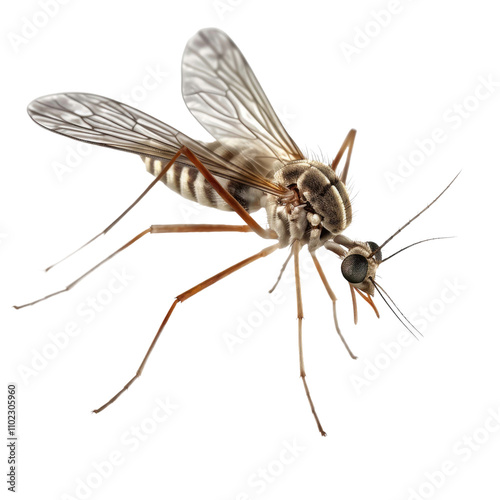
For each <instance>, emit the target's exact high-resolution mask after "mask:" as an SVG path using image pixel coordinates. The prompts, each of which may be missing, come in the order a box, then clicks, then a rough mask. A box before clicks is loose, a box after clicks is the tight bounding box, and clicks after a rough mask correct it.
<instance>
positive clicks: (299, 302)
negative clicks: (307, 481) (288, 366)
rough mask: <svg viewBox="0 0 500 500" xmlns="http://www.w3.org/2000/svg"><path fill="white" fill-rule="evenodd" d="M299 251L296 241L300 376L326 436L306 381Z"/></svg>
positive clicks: (318, 422) (319, 426) (294, 253)
mask: <svg viewBox="0 0 500 500" xmlns="http://www.w3.org/2000/svg"><path fill="white" fill-rule="evenodd" d="M299 251H300V243H299V242H298V241H294V242H293V244H292V252H293V257H294V264H295V266H294V269H295V291H296V294H297V319H298V323H299V362H300V378H301V379H302V383H303V384H304V389H305V391H306V396H307V400H308V401H309V406H310V407H311V411H312V414H313V416H314V420H315V421H316V425H317V426H318V430H319V432H320V433H321V435H322V436H326V432H325V431H324V429H323V427H322V426H321V422H320V421H319V417H318V414H317V413H316V409H315V408H314V403H313V401H312V398H311V393H310V392H309V387H308V386H307V382H306V370H305V368H304V352H303V348H302V320H303V319H304V311H303V308H302V291H301V288H300V270H299Z"/></svg>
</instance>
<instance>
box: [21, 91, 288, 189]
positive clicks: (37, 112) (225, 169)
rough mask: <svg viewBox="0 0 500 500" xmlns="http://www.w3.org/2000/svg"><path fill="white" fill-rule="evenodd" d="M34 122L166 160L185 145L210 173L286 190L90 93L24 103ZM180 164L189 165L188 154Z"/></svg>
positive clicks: (133, 111)
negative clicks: (27, 104) (26, 104)
mask: <svg viewBox="0 0 500 500" xmlns="http://www.w3.org/2000/svg"><path fill="white" fill-rule="evenodd" d="M28 113H29V115H30V116H31V118H33V120H34V121H35V122H36V123H38V124H39V125H41V126H42V127H45V128H47V129H49V130H52V131H53V132H57V133H58V134H62V135H65V136H67V137H71V138H73V139H78V140H80V141H85V142H90V143H92V144H98V145H100V146H106V147H109V148H113V149H119V150H122V151H129V152H131V153H137V154H140V155H144V156H151V157H156V158H162V159H166V160H170V159H171V158H172V156H174V155H175V153H177V151H178V150H179V148H180V147H181V146H186V147H188V148H189V149H190V150H191V151H192V152H193V153H194V154H195V155H196V156H197V157H198V159H199V160H200V161H201V162H202V163H203V164H204V165H205V166H206V167H207V168H208V169H209V170H210V171H211V172H212V173H213V174H214V175H217V176H219V177H222V178H224V179H229V180H233V181H236V182H239V183H242V184H246V185H248V186H252V187H255V188H257V189H260V190H262V191H264V192H266V193H271V194H275V195H282V194H283V193H284V192H285V191H286V189H285V188H283V187H281V186H279V185H277V184H275V183H273V182H271V181H269V180H267V179H264V178H263V177H262V176H259V175H257V174H256V173H255V172H251V171H245V170H243V169H241V168H240V167H238V166H236V165H234V164H232V163H231V162H229V161H228V160H226V159H224V158H223V157H222V156H220V155H218V154H216V153H214V152H213V151H212V150H210V149H209V148H208V147H206V146H205V145H203V144H201V143H200V142H197V141H195V140H193V139H191V138H190V137H188V136H187V135H184V134H182V133H181V132H179V131H178V130H176V129H175V128H173V127H170V126H169V125H166V124H165V123H162V122H161V121H159V120H156V119H155V118H153V117H151V116H150V115H148V114H146V113H143V112H142V111H139V110H137V109H135V108H132V107H131V106H127V105H126V104H123V103H120V102H118V101H114V100H113V99H108V98H106V97H101V96H98V95H94V94H81V93H68V94H53V95H48V96H45V97H40V98H39V99H35V100H34V101H33V102H31V103H30V104H29V106H28ZM182 163H185V164H188V165H190V164H191V162H190V161H189V160H188V159H187V158H182Z"/></svg>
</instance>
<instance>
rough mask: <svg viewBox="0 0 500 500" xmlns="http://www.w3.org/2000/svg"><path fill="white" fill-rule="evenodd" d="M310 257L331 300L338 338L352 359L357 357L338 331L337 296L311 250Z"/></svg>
mask: <svg viewBox="0 0 500 500" xmlns="http://www.w3.org/2000/svg"><path fill="white" fill-rule="evenodd" d="M311 257H312V259H313V262H314V265H315V266H316V270H317V271H318V274H319V277H320V278H321V281H322V282H323V285H325V288H326V292H327V293H328V295H329V297H330V299H331V300H332V306H333V321H334V323H335V329H336V330H337V333H338V334H339V337H340V340H342V343H343V344H344V346H345V348H346V349H347V352H348V353H349V356H351V358H352V359H357V356H355V355H354V353H353V352H352V351H351V349H350V347H349V346H348V345H347V342H346V340H345V339H344V336H343V335H342V332H341V331H340V327H339V323H338V320H337V307H336V303H337V297H336V296H335V294H334V293H333V290H332V289H331V287H330V284H329V283H328V281H327V279H326V276H325V273H324V272H323V268H322V267H321V265H320V263H319V261H318V258H317V257H316V253H315V252H311Z"/></svg>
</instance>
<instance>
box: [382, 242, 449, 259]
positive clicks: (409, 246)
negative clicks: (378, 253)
mask: <svg viewBox="0 0 500 500" xmlns="http://www.w3.org/2000/svg"><path fill="white" fill-rule="evenodd" d="M449 238H455V236H436V237H435V238H427V239H425V240H420V241H417V242H415V243H412V244H411V245H408V246H406V247H404V248H402V249H401V250H398V251H397V252H394V253H393V254H392V255H389V257H386V258H385V259H382V260H381V261H380V264H382V262H385V261H386V260H389V259H390V258H391V257H394V256H395V255H397V254H398V253H401V252H402V251H403V250H408V248H411V247H414V246H415V245H419V244H420V243H425V242H426V241H433V240H447V239H449Z"/></svg>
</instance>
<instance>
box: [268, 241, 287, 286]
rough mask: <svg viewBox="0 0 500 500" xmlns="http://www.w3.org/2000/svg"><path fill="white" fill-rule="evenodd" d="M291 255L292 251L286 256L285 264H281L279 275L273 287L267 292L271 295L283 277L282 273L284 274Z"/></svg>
mask: <svg viewBox="0 0 500 500" xmlns="http://www.w3.org/2000/svg"><path fill="white" fill-rule="evenodd" d="M292 255H293V250H290V253H289V254H288V257H287V258H286V260H285V263H284V264H283V266H281V271H280V273H279V275H278V279H277V280H276V283H275V284H274V285H273V287H272V288H271V290H269V293H273V292H274V289H275V288H276V287H277V286H278V283H279V282H280V280H281V277H282V276H283V273H284V272H285V269H286V266H287V265H288V262H289V261H290V259H291V258H292Z"/></svg>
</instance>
